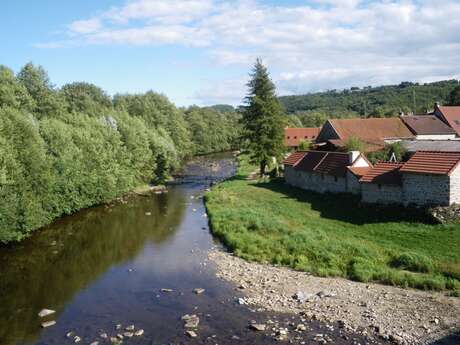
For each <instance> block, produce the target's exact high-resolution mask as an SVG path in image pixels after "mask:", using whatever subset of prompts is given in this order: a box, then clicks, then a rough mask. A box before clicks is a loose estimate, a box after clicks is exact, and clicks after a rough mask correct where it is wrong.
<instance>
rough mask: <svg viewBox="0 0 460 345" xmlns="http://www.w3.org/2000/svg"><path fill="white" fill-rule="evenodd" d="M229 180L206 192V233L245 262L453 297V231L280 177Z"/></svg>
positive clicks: (415, 214)
mask: <svg viewBox="0 0 460 345" xmlns="http://www.w3.org/2000/svg"><path fill="white" fill-rule="evenodd" d="M239 161H240V162H239V163H240V164H239V172H238V174H237V176H235V178H233V179H231V180H228V181H226V182H224V183H222V184H219V185H217V186H215V187H214V188H213V189H212V191H211V192H209V193H207V195H206V205H207V208H208V213H209V216H210V222H211V226H212V230H213V233H214V234H215V235H216V236H217V237H218V238H220V239H221V240H222V241H223V243H224V244H225V245H226V246H227V247H228V248H229V249H230V250H232V251H234V253H235V254H236V255H237V256H239V257H242V258H244V259H246V260H250V261H258V262H267V263H271V264H276V265H284V266H289V267H291V268H294V269H296V270H301V271H307V272H311V273H313V274H315V275H318V276H339V277H346V278H349V279H353V280H357V281H362V282H370V281H374V282H380V283H384V284H390V285H397V286H402V287H413V288H418V289H424V290H451V293H452V294H453V295H458V294H459V293H460V249H459V248H460V226H459V225H454V224H450V225H440V224H434V223H433V222H432V221H431V219H430V218H428V216H426V214H425V213H423V212H420V211H415V210H409V209H403V208H398V207H395V208H380V207H365V206H362V205H360V203H359V200H358V199H357V198H355V197H353V196H350V195H335V194H330V195H321V194H316V193H313V192H308V191H304V190H300V189H297V188H294V187H290V186H288V185H286V184H285V183H284V181H283V180H281V179H277V180H272V181H268V182H267V181H248V180H246V179H245V177H246V176H247V174H249V173H250V172H252V171H253V170H254V169H255V167H253V166H251V165H250V164H249V163H248V161H247V157H245V156H242V157H241V158H240V160H239Z"/></svg>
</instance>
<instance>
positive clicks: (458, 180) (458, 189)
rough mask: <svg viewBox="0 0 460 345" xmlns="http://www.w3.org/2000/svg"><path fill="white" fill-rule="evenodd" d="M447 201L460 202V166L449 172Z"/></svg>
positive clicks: (451, 202)
mask: <svg viewBox="0 0 460 345" xmlns="http://www.w3.org/2000/svg"><path fill="white" fill-rule="evenodd" d="M449 203H450V204H451V205H452V204H460V166H457V168H456V169H455V170H454V171H453V172H452V173H451V174H450V200H449Z"/></svg>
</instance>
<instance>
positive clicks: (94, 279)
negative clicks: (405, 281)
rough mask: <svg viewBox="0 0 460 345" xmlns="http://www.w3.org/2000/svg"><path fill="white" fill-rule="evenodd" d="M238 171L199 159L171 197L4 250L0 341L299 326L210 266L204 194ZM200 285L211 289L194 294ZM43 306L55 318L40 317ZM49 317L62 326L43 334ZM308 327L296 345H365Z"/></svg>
mask: <svg viewBox="0 0 460 345" xmlns="http://www.w3.org/2000/svg"><path fill="white" fill-rule="evenodd" d="M234 171H235V165H234V160H233V158H232V156H231V155H230V154H220V155H212V156H207V157H201V158H197V159H195V160H193V161H192V162H190V163H189V164H188V165H187V166H186V168H185V169H184V172H183V174H181V176H180V177H179V178H178V183H175V184H174V185H171V186H169V187H168V193H165V194H161V195H152V196H151V197H142V196H138V197H131V198H129V199H127V202H125V203H117V204H114V205H111V206H107V205H106V206H100V207H94V208H91V209H88V210H84V211H81V212H79V213H77V214H75V215H72V216H69V217H64V218H62V219H60V220H58V221H56V222H55V223H53V224H52V225H50V226H48V227H47V228H45V229H43V230H40V231H37V232H36V233H34V234H33V235H32V236H31V237H30V238H28V239H27V240H25V241H23V242H21V243H19V244H16V245H10V246H6V247H0V263H1V266H0V344H1V345H13V344H71V343H73V342H74V339H73V337H71V338H68V337H66V334H67V333H68V332H70V331H72V332H74V335H78V336H79V337H80V338H81V341H80V344H90V343H91V342H93V341H95V340H97V341H99V343H100V344H106V343H108V340H103V339H101V338H99V335H100V334H101V333H102V332H105V333H107V334H108V335H109V336H116V334H117V333H123V329H124V328H125V327H126V326H128V325H131V324H134V325H135V328H136V329H139V328H142V329H143V330H144V331H145V333H144V335H142V336H140V337H134V338H130V339H127V338H125V339H124V340H123V343H124V344H189V343H192V344H231V343H240V344H270V343H274V342H276V341H275V340H274V339H273V337H272V336H270V333H269V332H268V333H264V332H261V333H258V332H254V331H251V330H249V329H248V324H249V322H250V321H251V320H256V321H258V322H266V321H267V320H268V319H271V320H273V319H278V320H282V321H283V322H287V321H289V320H291V319H292V320H291V321H293V322H297V320H295V317H292V316H289V315H275V314H267V313H254V312H253V311H251V310H249V309H248V308H247V307H246V306H241V305H238V304H237V303H236V298H237V297H238V292H237V291H235V289H234V287H232V286H231V285H230V284H228V283H226V282H223V281H221V280H219V279H218V278H216V276H215V267H214V266H213V265H212V264H210V263H209V262H207V260H206V258H207V252H208V251H209V250H210V249H212V248H213V247H215V246H218V244H217V243H216V242H215V241H214V240H213V238H212V236H211V234H210V232H209V228H208V220H207V218H206V216H205V208H204V205H203V200H202V198H201V196H202V195H203V193H204V190H205V189H206V188H208V187H209V184H210V183H211V182H212V181H215V180H219V179H222V178H225V177H229V176H231V175H232V174H233V173H234ZM162 288H167V289H172V290H173V291H172V292H161V289H162ZM195 288H203V289H205V292H204V293H202V294H195V293H194V292H193V289H195ZM43 308H48V309H53V310H55V311H56V313H55V314H54V315H51V316H49V317H47V318H44V319H40V318H39V317H38V316H37V314H38V312H39V311H40V310H41V309H43ZM184 314H197V315H198V316H199V317H200V324H199V327H198V329H197V331H196V333H197V334H198V337H197V338H194V339H191V338H189V337H187V335H185V333H184V322H183V321H182V320H181V316H182V315H184ZM46 320H55V321H56V325H54V326H51V327H48V328H45V329H43V328H41V327H40V324H41V323H42V322H43V321H46ZM117 324H121V325H122V330H121V331H120V330H116V329H115V328H116V325H117ZM309 329H310V331H309V332H305V333H304V335H302V337H300V336H299V337H298V339H294V340H293V342H294V343H299V344H300V343H301V341H304V340H305V341H307V343H310V341H311V339H312V337H313V336H314V335H315V334H316V333H324V334H326V333H328V334H330V336H331V337H332V338H334V339H335V343H336V344H348V343H353V342H352V340H351V339H357V340H359V341H361V344H364V343H365V340H364V339H363V338H359V337H357V336H353V335H350V336H349V337H348V336H343V334H340V335H339V333H338V332H337V331H330V330H328V329H327V328H325V326H324V325H322V324H320V323H318V322H311V323H309ZM238 338H239V339H238Z"/></svg>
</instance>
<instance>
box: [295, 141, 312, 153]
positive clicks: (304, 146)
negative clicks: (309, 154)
mask: <svg viewBox="0 0 460 345" xmlns="http://www.w3.org/2000/svg"><path fill="white" fill-rule="evenodd" d="M310 148H311V141H306V140H300V143H299V147H298V149H299V150H300V151H307V150H309V149H310Z"/></svg>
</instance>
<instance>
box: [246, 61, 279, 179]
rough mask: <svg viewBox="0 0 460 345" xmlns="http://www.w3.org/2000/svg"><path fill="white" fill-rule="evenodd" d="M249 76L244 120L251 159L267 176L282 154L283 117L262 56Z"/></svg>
mask: <svg viewBox="0 0 460 345" xmlns="http://www.w3.org/2000/svg"><path fill="white" fill-rule="evenodd" d="M250 76H251V79H250V81H249V82H248V84H247V86H248V88H249V92H248V95H247V96H246V98H245V103H246V106H245V107H244V111H243V119H242V121H243V126H244V135H245V138H246V140H247V142H248V149H249V152H250V154H251V160H252V161H253V162H255V163H257V164H259V166H260V174H261V175H264V174H265V169H266V167H267V165H268V164H269V162H270V160H272V159H273V158H276V159H278V158H280V156H281V155H282V153H283V150H284V145H283V137H284V133H283V132H284V130H283V127H284V126H283V118H282V115H281V106H280V104H279V102H278V99H277V97H276V94H275V85H274V84H273V82H272V81H271V79H270V76H269V73H268V70H267V68H266V67H265V66H264V65H263V64H262V61H261V60H260V59H257V60H256V63H255V65H254V68H253V69H252V72H251V74H250Z"/></svg>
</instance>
